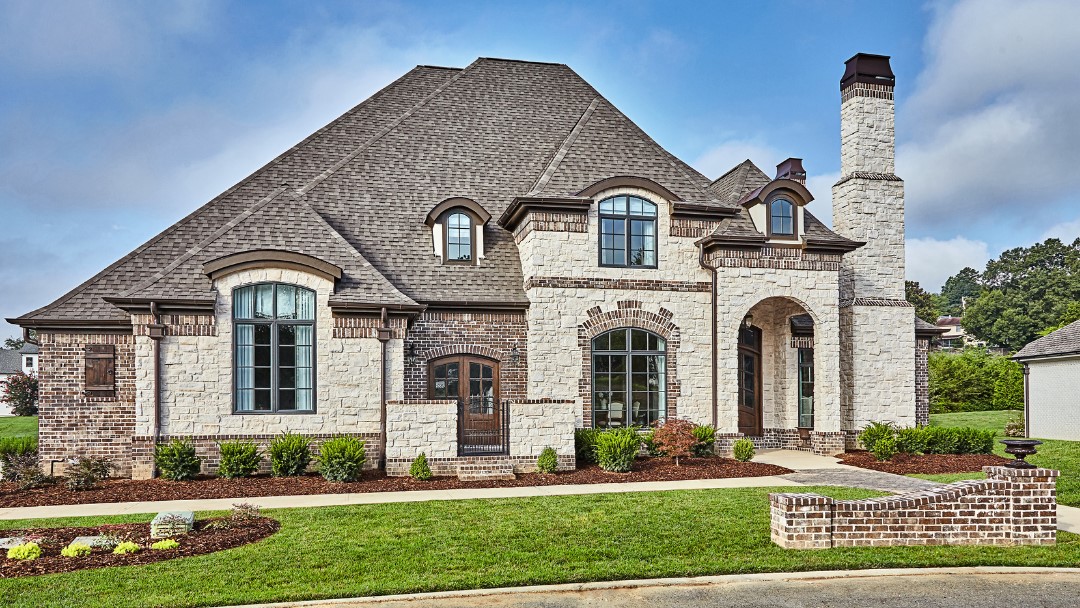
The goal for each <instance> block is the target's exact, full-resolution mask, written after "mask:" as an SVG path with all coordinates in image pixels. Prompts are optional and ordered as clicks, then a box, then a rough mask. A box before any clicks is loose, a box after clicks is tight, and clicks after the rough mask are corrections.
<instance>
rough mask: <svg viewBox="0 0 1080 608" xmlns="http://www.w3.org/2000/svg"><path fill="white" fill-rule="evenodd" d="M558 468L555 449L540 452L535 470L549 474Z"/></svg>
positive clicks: (545, 449) (557, 457)
mask: <svg viewBox="0 0 1080 608" xmlns="http://www.w3.org/2000/svg"><path fill="white" fill-rule="evenodd" d="M558 468H559V456H558V454H556V453H555V448H544V451H543V452H540V457H539V458H537V459H536V470H537V471H540V472H541V473H546V474H550V473H554V472H555V470H556V469H558Z"/></svg>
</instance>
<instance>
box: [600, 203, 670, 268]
mask: <svg viewBox="0 0 1080 608" xmlns="http://www.w3.org/2000/svg"><path fill="white" fill-rule="evenodd" d="M599 210H600V231H599V232H600V265H601V266H618V267H634V268H656V204H655V203H653V202H650V201H648V200H645V199H643V198H641V197H639V196H630V195H625V194H624V195H618V196H611V197H608V198H605V199H604V200H602V201H600V205H599Z"/></svg>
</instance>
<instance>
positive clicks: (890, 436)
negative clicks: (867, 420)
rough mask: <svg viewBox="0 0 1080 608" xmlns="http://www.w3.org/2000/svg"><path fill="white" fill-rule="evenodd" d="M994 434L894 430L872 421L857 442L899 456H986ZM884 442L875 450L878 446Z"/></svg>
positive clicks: (961, 430)
mask: <svg viewBox="0 0 1080 608" xmlns="http://www.w3.org/2000/svg"><path fill="white" fill-rule="evenodd" d="M994 440H995V431H992V430H991V431H983V430H979V429H976V428H971V427H943V426H924V427H920V428H901V429H898V428H896V427H894V426H892V425H890V424H887V423H880V422H874V423H871V424H870V425H869V426H867V427H866V428H865V429H863V431H862V432H861V433H859V443H860V444H862V446H863V447H864V448H866V449H867V450H869V451H871V452H875V453H877V452H879V451H880V452H881V453H883V454H884V453H888V454H889V456H888V457H887V458H881V459H882V460H888V458H891V457H892V454H891V452H893V451H895V452H899V453H902V454H990V453H993V451H994ZM882 443H888V444H889V445H887V446H883V447H882V449H880V450H879V445H880V444H882Z"/></svg>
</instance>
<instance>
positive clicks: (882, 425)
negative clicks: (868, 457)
mask: <svg viewBox="0 0 1080 608" xmlns="http://www.w3.org/2000/svg"><path fill="white" fill-rule="evenodd" d="M895 435H896V427H894V426H893V425H892V423H889V422H871V423H870V424H869V425H867V426H866V428H864V429H863V430H862V432H861V433H859V444H860V445H862V446H863V449H865V450H867V451H870V452H873V451H874V446H875V445H877V442H878V441H879V440H881V439H884V438H886V437H894V436H895Z"/></svg>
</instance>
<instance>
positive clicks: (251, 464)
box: [218, 440, 263, 479]
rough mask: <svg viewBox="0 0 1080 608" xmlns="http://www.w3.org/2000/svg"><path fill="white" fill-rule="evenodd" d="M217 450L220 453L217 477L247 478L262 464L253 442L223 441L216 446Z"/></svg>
mask: <svg viewBox="0 0 1080 608" xmlns="http://www.w3.org/2000/svg"><path fill="white" fill-rule="evenodd" d="M218 450H220V451H221V465H219V466H218V477H224V478H225V479H234V478H236V477H249V476H251V475H254V474H255V472H256V471H258V470H259V465H260V464H262V456H263V455H262V452H260V451H259V446H257V445H255V442H253V441H240V440H237V441H224V442H221V443H219V444H218Z"/></svg>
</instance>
